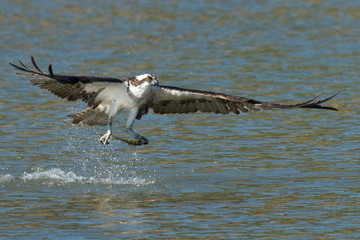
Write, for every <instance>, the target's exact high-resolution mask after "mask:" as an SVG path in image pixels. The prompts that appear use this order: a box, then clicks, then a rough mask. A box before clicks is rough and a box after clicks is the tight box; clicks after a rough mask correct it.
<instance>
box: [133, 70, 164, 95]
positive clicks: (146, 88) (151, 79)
mask: <svg viewBox="0 0 360 240" xmlns="http://www.w3.org/2000/svg"><path fill="white" fill-rule="evenodd" d="M128 80H129V82H128V89H127V91H128V92H131V93H132V94H133V95H134V96H135V97H137V98H139V99H142V98H144V97H146V96H148V95H149V94H150V92H151V91H152V88H153V87H154V86H158V80H157V79H156V77H155V76H154V75H152V74H148V73H146V74H142V75H139V76H136V77H132V78H129V79H128Z"/></svg>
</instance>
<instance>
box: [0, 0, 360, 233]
mask: <svg viewBox="0 0 360 240" xmlns="http://www.w3.org/2000/svg"><path fill="white" fill-rule="evenodd" d="M0 10H1V11H0V22H1V26H2V29H1V31H0V35H1V38H0V43H1V44H0V51H1V53H2V54H1V56H2V60H3V63H4V64H3V67H2V68H0V97H1V102H0V108H1V112H0V126H1V128H0V136H1V138H0V141H1V143H0V144H1V148H0V153H1V155H0V156H1V157H0V159H1V165H0V207H1V208H0V209H1V210H0V211H1V214H0V220H1V221H0V222H1V223H0V237H4V238H11V239H13V238H17V237H18V238H34V239H35V238H36V239H38V238H42V237H45V236H46V237H48V238H51V239H52V238H59V237H65V238H86V239H88V238H97V239H114V238H120V237H124V238H155V239H157V238H176V237H178V238H209V237H213V238H251V239H253V238H275V239H278V238H287V239H345V238H352V239H356V238H358V237H359V232H358V231H359V227H360V224H359V220H358V219H359V212H360V209H359V207H358V205H359V204H358V203H359V184H358V175H359V174H358V173H359V170H360V169H359V164H358V159H359V153H360V149H359V147H358V145H359V130H358V129H359V128H358V122H359V121H358V119H359V117H358V115H359V112H360V109H359V106H358V100H359V99H358V92H359V84H358V83H359V80H358V79H359V76H360V69H359V66H360V62H359V59H360V58H359V56H360V48H359V47H358V45H359V42H358V39H359V38H360V30H359V29H360V26H359V14H358V12H359V10H360V4H359V2H357V1H352V0H350V1H346V2H343V1H302V2H299V1H298V2H291V1H289V2H284V1H277V0H276V1H271V2H270V1H269V2H264V1H262V2H261V1H241V2H239V1H232V0H229V1H193V2H189V1H151V2H146V1H141V2H137V1H121V2H119V1H112V0H110V1H106V2H104V1H98V2H91V4H89V2H88V1H77V2H69V1H21V0H20V1H7V0H6V1H5V2H2V5H1V8H0ZM30 55H34V56H35V57H36V59H37V60H38V63H39V66H42V67H44V68H45V67H46V66H47V64H50V63H52V64H53V69H54V72H55V73H56V74H61V73H64V74H95V75H106V76H115V77H125V76H133V75H138V74H141V73H144V72H149V73H153V74H156V75H157V76H158V78H159V80H160V82H161V83H163V84H167V85H176V86H179V87H190V88H197V89H205V90H214V91H220V92H225V93H228V94H234V95H241V96H248V97H253V98H255V99H259V100H265V101H272V102H280V101H283V102H285V103H294V102H295V101H296V100H299V101H303V100H307V99H311V98H312V97H313V96H315V95H318V94H320V93H322V92H324V93H325V94H329V95H330V94H332V93H334V92H336V91H342V93H341V94H340V95H339V96H337V97H336V98H335V99H333V100H331V102H330V103H329V105H331V106H333V107H336V108H338V109H339V110H340V111H339V112H332V111H313V110H306V109H301V110H293V111H280V110H274V111H263V112H254V113H249V114H240V115H229V116H220V115H216V114H191V115H174V116H158V115H153V114H149V115H148V116H145V117H144V118H143V119H142V120H141V121H137V122H136V123H135V129H136V130H137V131H139V132H140V133H142V134H143V135H145V136H147V137H148V138H149V139H150V144H149V145H146V146H142V147H136V148H131V147H129V146H128V145H127V144H123V143H121V142H117V141H113V142H112V143H111V144H110V145H109V146H107V147H105V148H104V147H103V146H101V145H100V144H99V143H98V138H99V136H100V135H101V134H103V132H104V131H105V130H106V129H105V128H102V127H85V126H72V125H71V123H70V120H69V119H67V118H66V116H67V115H68V114H69V113H74V112H77V111H79V110H81V109H83V108H85V104H82V103H71V104H66V102H65V101H62V100H59V99H58V98H57V97H55V96H52V95H51V94H49V93H47V92H45V91H42V90H40V89H38V88H36V87H33V86H31V85H30V84H29V83H28V82H27V81H26V80H24V79H23V78H22V77H20V76H17V75H15V74H14V70H13V69H12V68H11V67H10V66H7V62H16V61H17V60H21V61H23V62H25V63H27V62H28V61H29V56H30ZM125 119H126V113H125V114H122V115H120V116H119V117H118V118H117V120H116V122H115V123H114V130H115V134H118V135H121V134H122V133H123V128H124V125H125V124H124V122H125Z"/></svg>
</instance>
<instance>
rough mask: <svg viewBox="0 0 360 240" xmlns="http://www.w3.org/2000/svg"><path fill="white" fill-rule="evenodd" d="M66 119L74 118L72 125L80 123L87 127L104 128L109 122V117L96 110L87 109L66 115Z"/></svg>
mask: <svg viewBox="0 0 360 240" xmlns="http://www.w3.org/2000/svg"><path fill="white" fill-rule="evenodd" d="M68 117H72V118H74V119H73V121H72V123H73V124H78V123H80V122H82V123H83V124H86V125H89V126H93V125H100V126H105V125H107V124H108V122H109V115H108V114H107V113H105V112H104V111H101V110H100V109H98V108H95V109H93V108H87V109H85V110H83V111H81V112H78V113H75V114H71V115H68Z"/></svg>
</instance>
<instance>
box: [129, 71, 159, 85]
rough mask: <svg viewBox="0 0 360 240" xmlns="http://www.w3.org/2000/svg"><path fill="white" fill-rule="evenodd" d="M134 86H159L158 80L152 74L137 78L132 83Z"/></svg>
mask: <svg viewBox="0 0 360 240" xmlns="http://www.w3.org/2000/svg"><path fill="white" fill-rule="evenodd" d="M132 84H133V85H143V84H144V86H157V85H158V80H157V78H156V76H155V75H152V74H148V73H145V74H142V75H139V76H136V77H135V80H134V81H133V82H132Z"/></svg>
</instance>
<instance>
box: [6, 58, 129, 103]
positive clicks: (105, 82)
mask: <svg viewBox="0 0 360 240" xmlns="http://www.w3.org/2000/svg"><path fill="white" fill-rule="evenodd" d="M31 62H32V64H33V65H34V67H35V70H32V69H30V68H28V67H27V66H25V65H24V64H23V63H22V62H20V64H21V66H17V65H15V64H12V63H10V65H12V66H13V67H15V68H16V69H17V70H19V71H21V72H19V74H21V75H24V76H29V77H31V78H33V79H32V80H30V82H31V83H32V84H33V85H37V86H39V87H40V88H41V89H45V90H48V91H50V92H51V93H53V94H55V95H56V96H58V97H60V98H66V99H67V100H68V101H75V100H78V99H81V100H82V101H84V102H86V103H87V104H88V106H89V107H92V108H96V107H97V106H98V105H99V104H100V103H101V102H103V101H107V100H108V99H107V98H108V97H112V96H114V95H115V94H112V91H114V92H115V91H116V88H124V86H125V85H124V84H123V83H124V81H126V79H117V78H108V77H95V76H66V75H55V74H54V73H53V70H52V66H51V64H50V65H49V67H48V71H49V73H45V72H43V71H42V70H40V68H39V67H38V66H37V64H36V62H35V60H34V58H33V57H32V56H31Z"/></svg>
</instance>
